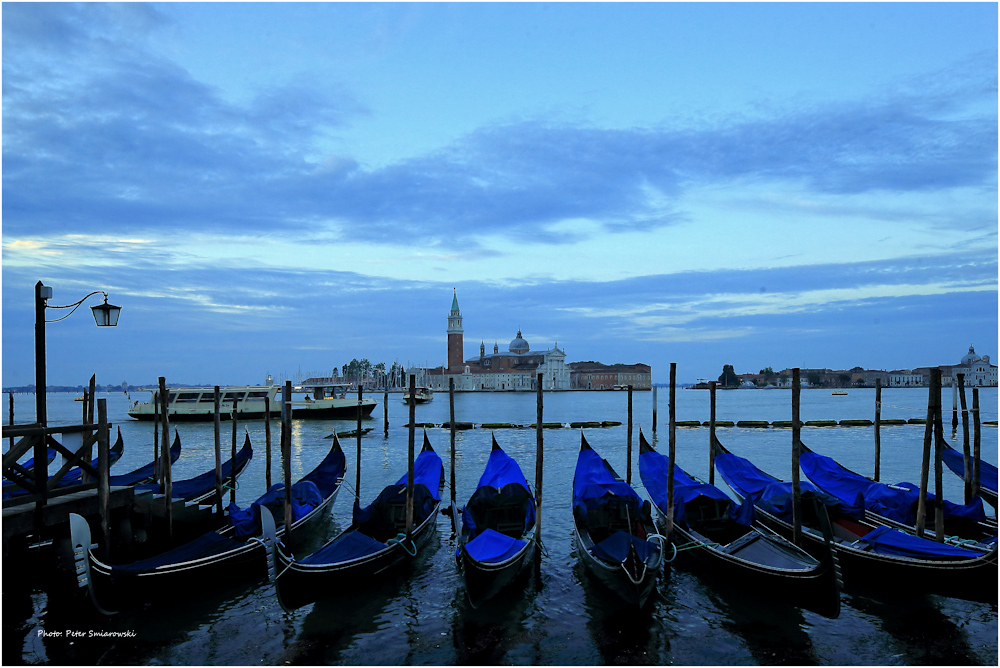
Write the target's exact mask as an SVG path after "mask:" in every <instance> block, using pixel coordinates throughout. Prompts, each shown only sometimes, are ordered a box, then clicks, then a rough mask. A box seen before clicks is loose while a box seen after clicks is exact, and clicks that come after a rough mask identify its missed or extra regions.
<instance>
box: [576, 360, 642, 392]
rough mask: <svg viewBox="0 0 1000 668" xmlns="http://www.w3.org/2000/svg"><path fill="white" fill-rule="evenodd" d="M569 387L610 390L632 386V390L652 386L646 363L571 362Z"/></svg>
mask: <svg viewBox="0 0 1000 668" xmlns="http://www.w3.org/2000/svg"><path fill="white" fill-rule="evenodd" d="M569 367H570V369H571V371H570V387H571V388H572V389H574V390H612V389H615V388H616V387H617V388H619V389H620V388H622V387H627V386H629V385H631V386H632V389H633V390H648V389H650V388H651V387H652V378H651V368H650V366H649V365H648V364H601V363H600V362H572V363H570V365H569Z"/></svg>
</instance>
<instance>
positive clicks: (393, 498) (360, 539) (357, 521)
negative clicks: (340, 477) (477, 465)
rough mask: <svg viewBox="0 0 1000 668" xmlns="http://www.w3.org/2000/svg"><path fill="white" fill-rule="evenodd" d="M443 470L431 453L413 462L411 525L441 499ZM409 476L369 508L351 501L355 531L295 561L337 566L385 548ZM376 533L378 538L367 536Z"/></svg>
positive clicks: (391, 532)
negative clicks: (394, 509)
mask: <svg viewBox="0 0 1000 668" xmlns="http://www.w3.org/2000/svg"><path fill="white" fill-rule="evenodd" d="M443 474H444V467H443V466H442V464H441V458H440V457H439V456H438V454H437V453H436V452H434V451H433V450H424V451H422V452H421V453H420V454H419V455H417V458H416V460H414V462H413V523H414V526H417V525H419V524H420V523H421V522H423V521H424V520H425V519H427V518H428V516H429V515H430V514H431V513H432V512H434V509H435V507H436V504H437V503H438V502H439V501H440V500H441V499H440V491H439V490H440V487H441V476H442V475H443ZM407 477H408V474H406V473H404V474H403V477H402V478H400V479H399V481H398V482H397V483H396V484H395V485H389V486H388V487H386V488H385V489H383V490H382V491H381V492H380V493H379V495H378V497H376V499H375V500H374V501H372V503H371V504H370V505H368V506H365V507H364V508H361V507H360V505H359V504H358V501H357V499H356V498H355V500H354V524H353V525H352V526H353V527H354V528H352V529H348V530H347V531H345V532H344V533H342V534H340V535H339V536H337V537H336V538H334V539H333V540H332V541H330V542H329V543H327V544H326V545H324V546H323V547H321V548H320V549H318V550H316V551H315V552H313V553H312V554H310V555H309V556H307V557H303V558H302V559H299V560H298V561H299V562H300V563H303V564H336V563H342V562H345V561H350V560H352V559H357V558H359V557H363V556H365V555H367V554H374V553H375V552H379V551H381V550H384V549H386V546H387V544H386V542H383V541H382V540H379V539H378V538H384V540H386V541H388V540H390V539H392V538H395V536H396V532H395V530H394V528H393V527H394V523H393V518H392V517H390V516H389V515H390V514H391V508H392V507H394V506H395V507H398V506H399V505H400V502H404V503H405V499H406V479H407ZM370 533H371V534H375V535H376V536H377V537H373V536H370V535H368V534H370Z"/></svg>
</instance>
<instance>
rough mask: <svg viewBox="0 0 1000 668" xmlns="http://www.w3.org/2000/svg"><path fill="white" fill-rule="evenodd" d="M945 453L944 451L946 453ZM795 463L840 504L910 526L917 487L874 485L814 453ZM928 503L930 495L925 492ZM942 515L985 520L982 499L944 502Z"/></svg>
mask: <svg viewBox="0 0 1000 668" xmlns="http://www.w3.org/2000/svg"><path fill="white" fill-rule="evenodd" d="M946 451H947V450H946ZM799 464H800V465H801V466H802V470H803V471H805V473H806V475H807V476H809V479H810V480H812V481H813V482H814V483H816V484H817V485H819V486H820V487H821V488H822V489H823V491H825V492H828V493H830V494H832V495H834V496H836V497H837V498H838V499H840V500H841V501H843V502H844V503H846V504H848V505H852V506H862V507H864V508H865V509H866V510H868V511H870V512H873V513H875V514H877V515H881V516H882V517H886V518H888V519H891V520H895V521H896V522H900V523H902V524H910V525H912V524H914V523H915V522H916V516H917V502H918V498H919V493H920V488H919V487H917V486H916V485H914V484H913V483H909V482H901V483H897V484H896V485H892V486H890V485H886V484H885V483H881V482H874V481H873V480H870V479H868V478H866V477H865V476H863V475H859V474H857V473H855V472H854V471H851V470H850V469H847V468H845V467H843V466H842V465H840V464H839V463H837V461H836V460H834V459H833V458H831V457H827V456H825V455H820V454H817V453H815V452H803V453H802V455H801V456H800V458H799ZM927 498H928V500H930V499H933V498H934V495H933V494H930V493H928V494H927ZM944 506H945V508H944V515H945V517H946V518H948V517H961V518H965V519H971V520H977V521H985V520H986V510H985V509H984V508H983V500H982V499H980V498H978V497H977V498H976V499H974V500H973V501H972V503H970V504H968V505H960V504H957V503H952V502H951V501H948V500H945V502H944Z"/></svg>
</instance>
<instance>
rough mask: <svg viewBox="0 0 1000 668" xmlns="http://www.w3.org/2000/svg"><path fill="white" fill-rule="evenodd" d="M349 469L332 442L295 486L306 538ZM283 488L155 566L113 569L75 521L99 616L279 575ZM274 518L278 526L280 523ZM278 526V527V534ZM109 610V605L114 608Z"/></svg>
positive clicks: (296, 521) (296, 517) (297, 518)
mask: <svg viewBox="0 0 1000 668" xmlns="http://www.w3.org/2000/svg"><path fill="white" fill-rule="evenodd" d="M345 470H346V462H345V459H344V451H343V450H342V449H341V447H340V442H339V441H338V440H337V439H334V441H333V444H332V445H331V446H330V451H329V452H328V453H327V455H326V457H324V458H323V460H322V461H321V462H320V463H319V464H318V465H317V466H316V467H315V468H314V469H313V470H312V471H311V472H309V473H307V474H306V475H304V476H303V477H302V478H301V479H300V480H299V481H298V482H297V483H295V484H294V485H292V492H291V497H292V503H291V505H292V518H293V519H292V530H293V531H301V530H302V529H303V528H305V526H306V525H307V524H308V523H310V522H312V521H315V520H317V519H319V518H320V517H322V516H323V514H324V513H325V512H326V511H327V510H328V509H329V507H330V506H331V505H333V503H334V502H335V501H336V499H337V493H338V492H339V491H340V485H341V483H342V482H343V480H344V473H345ZM284 501H285V485H284V483H277V484H274V485H272V486H271V488H270V489H269V490H267V492H266V493H265V494H264V495H263V496H261V497H260V498H258V499H257V500H256V501H254V502H253V503H252V504H250V506H249V507H247V508H246V509H241V508H240V507H239V506H237V505H236V504H235V503H230V504H229V507H228V509H227V513H226V525H225V526H223V527H222V528H220V529H218V530H217V531H210V532H208V533H205V534H203V535H201V536H200V537H198V538H195V539H194V540H192V541H190V542H188V543H186V544H184V545H180V546H178V547H176V548H174V549H171V550H168V551H166V552H163V553H161V554H159V555H156V556H154V557H151V558H149V559H143V560H141V561H136V562H133V563H130V564H108V563H105V562H103V561H101V560H100V559H99V558H98V557H97V556H95V555H94V553H93V551H92V550H90V549H88V550H86V559H85V560H83V559H82V557H83V556H84V555H83V549H82V548H83V546H89V545H90V527H89V526H88V525H87V521H86V520H84V519H83V518H82V517H79V516H76V517H77V519H74V520H71V530H72V533H73V545H74V549H76V550H77V553H78V556H79V557H81V561H85V563H82V564H79V565H78V570H80V567H82V568H83V569H86V571H87V576H88V577H87V578H86V579H87V580H88V581H89V582H90V583H91V584H90V586H89V590H90V595H91V597H92V599H93V601H94V604H95V606H97V608H98V609H105V607H104V605H102V603H103V604H105V605H110V607H116V606H121V605H128V604H130V603H135V602H137V601H140V600H149V599H150V598H152V597H153V596H155V595H157V594H159V593H162V592H165V591H173V592H177V591H182V590H183V589H184V588H185V587H189V586H192V585H194V584H205V583H209V582H211V581H213V580H222V581H226V582H236V581H239V580H240V579H248V578H253V577H262V576H263V575H264V574H265V573H270V575H272V576H273V575H274V562H273V553H272V552H271V550H270V549H269V547H270V545H271V544H273V543H274V541H275V540H276V539H277V538H278V537H281V536H283V535H285V526H284V522H283V519H284ZM275 518H278V519H277V520H276V519H275ZM276 523H277V527H276V526H275V525H276ZM109 602H110V603H109Z"/></svg>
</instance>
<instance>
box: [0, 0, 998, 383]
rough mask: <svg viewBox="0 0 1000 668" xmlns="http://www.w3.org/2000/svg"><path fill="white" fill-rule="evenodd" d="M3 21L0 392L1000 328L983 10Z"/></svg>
mask: <svg viewBox="0 0 1000 668" xmlns="http://www.w3.org/2000/svg"><path fill="white" fill-rule="evenodd" d="M2 13H3V22H2V26H3V227H2V232H3V276H2V278H3V314H2V315H3V322H2V325H3V384H4V385H5V386H11V385H26V384H30V383H33V378H34V376H33V373H34V372H33V357H32V351H33V338H32V332H33V322H34V311H33V301H32V300H33V285H34V284H35V282H36V281H38V280H41V281H43V282H44V283H45V284H46V285H50V286H52V288H53V290H54V296H53V299H52V300H51V301H50V304H53V305H63V304H69V303H71V302H74V301H76V300H78V299H80V298H81V297H83V296H84V295H85V294H87V293H88V292H90V291H92V290H104V291H107V292H108V293H109V295H110V301H111V302H112V303H116V304H120V305H122V306H123V310H122V315H121V321H120V324H119V326H118V327H117V328H115V329H107V330H105V329H103V328H102V329H100V330H99V329H97V328H96V327H95V326H94V324H93V322H92V319H91V318H90V316H89V314H86V313H84V312H83V311H79V312H77V313H76V314H75V315H74V316H72V317H71V318H68V319H66V320H64V321H62V322H59V323H54V324H50V325H48V326H47V330H46V331H47V336H48V379H49V383H50V384H67V385H77V384H82V383H85V382H86V380H87V379H88V378H89V377H90V375H91V374H92V373H95V372H96V373H97V379H98V382H100V383H120V382H122V381H128V382H130V383H133V384H139V383H150V382H155V380H156V377H157V376H161V375H162V376H166V377H167V380H168V382H174V383H180V382H189V383H210V384H215V383H223V384H224V383H255V382H261V381H263V379H264V377H265V375H266V374H268V373H270V374H272V375H273V376H275V377H276V378H283V377H287V378H290V379H293V380H294V379H295V376H296V375H297V374H300V373H301V374H303V375H306V374H310V373H326V372H328V371H329V370H330V369H332V368H333V367H334V366H338V367H339V366H340V365H342V364H344V363H346V362H348V361H350V360H351V359H352V358H355V357H356V358H362V357H365V358H368V359H369V360H371V361H373V362H378V361H384V362H386V363H387V364H391V363H392V362H393V361H398V362H400V363H402V364H411V363H412V364H418V365H429V366H436V365H438V364H443V363H445V361H446V345H445V328H446V324H447V323H446V318H447V314H448V309H449V307H450V305H451V297H452V288H457V291H458V298H459V302H460V304H461V307H462V312H463V316H464V326H465V342H466V355H467V356H472V355H475V354H478V349H479V343H480V341H485V342H486V344H487V346H488V347H492V345H493V343H494V342H495V341H496V342H499V344H500V346H501V348H505V347H506V345H507V344H508V343H509V341H510V339H512V338H513V337H514V335H515V334H516V332H517V330H518V328H520V329H521V330H522V332H523V334H524V337H525V338H526V339H527V340H528V341H529V343H530V344H531V346H532V349H540V348H547V347H550V346H552V345H553V344H555V343H556V342H558V344H559V347H560V348H564V349H565V350H566V352H567V356H568V360H569V361H576V360H599V361H603V362H609V363H610V362H629V363H631V362H645V363H648V364H651V365H652V367H653V378H654V381H658V382H665V381H666V380H667V379H668V373H669V364H670V362H677V364H678V378H679V379H680V380H682V381H693V380H695V379H697V378H703V377H710V378H714V377H717V376H718V375H719V374H720V373H721V370H722V366H723V364H733V365H734V366H735V368H736V371H737V372H748V371H750V372H756V371H758V370H759V369H761V368H763V367H765V366H772V367H773V368H775V369H779V368H785V367H792V366H802V367H830V368H834V369H837V368H850V367H853V366H856V365H861V366H863V367H866V368H884V369H895V368H910V367H915V366H922V365H930V364H947V363H955V362H957V361H958V359H959V358H960V357H961V356H962V354H964V353H965V351H966V350H967V348H968V346H969V344H970V343H974V344H975V346H976V350H977V352H979V353H981V354H982V353H986V354H990V355H991V356H996V355H997V354H998V351H997V330H998V319H997V304H998V293H997V288H998V267H997V257H998V242H997V229H998V228H997V201H998V193H997V144H998V142H997V99H998V98H997V79H998V71H997V62H998V53H997V31H996V26H997V18H998V17H997V5H996V4H995V3H974V4H955V3H943V4H923V3H921V4H901V3H889V4H863V3H862V4H841V3H830V4H804V5H803V4H786V3H778V4H769V5H755V4H736V5H729V4H684V5H673V4H652V3H639V4H625V5H619V4H563V3H559V4H541V3H539V4H478V3H477V4H427V5H425V4H410V3H407V4H400V5H390V4H336V3H335V4H291V5H290V4H284V3H279V4H256V3H255V4H235V3H234V4H230V3H225V4H197V3H195V4H123V5H118V4H116V5H107V4H83V5H74V4H63V3H37V4H33V3H28V4H17V3H3V6H2ZM96 303H99V300H98V299H97V298H95V297H92V298H91V300H90V301H88V302H87V306H89V305H93V304H96ZM48 313H49V316H48V317H49V319H50V320H51V319H54V318H55V317H58V316H59V315H61V314H62V313H60V312H55V311H51V310H50V311H49V312H48Z"/></svg>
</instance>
